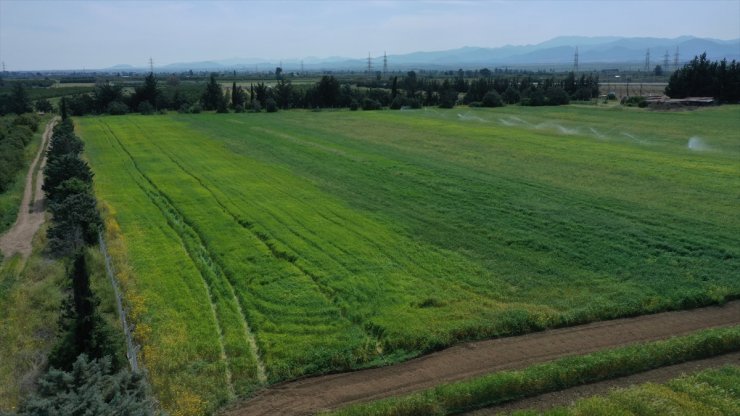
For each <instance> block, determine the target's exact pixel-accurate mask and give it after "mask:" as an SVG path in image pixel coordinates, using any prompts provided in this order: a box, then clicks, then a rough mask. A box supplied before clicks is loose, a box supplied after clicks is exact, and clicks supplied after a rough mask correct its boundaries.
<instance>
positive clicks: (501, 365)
mask: <svg viewBox="0 0 740 416" xmlns="http://www.w3.org/2000/svg"><path fill="white" fill-rule="evenodd" d="M738 324H740V301H732V302H728V303H727V304H725V305H724V306H711V307H706V308H700V309H693V310H685V311H673V312H662V313H657V314H652V315H643V316H638V317H633V318H623V319H615V320H610V321H601V322H594V323H591V324H586V325H578V326H573V327H568V328H559V329H552V330H547V331H542V332H537V333H532V334H527V335H522V336H516V337H508V338H498V339H492V340H485V341H477V342H468V343H464V344H460V345H457V346H454V347H451V348H448V349H445V350H442V351H439V352H435V353H432V354H429V355H426V356H423V357H420V358H416V359H413V360H410V361H407V362H404V363H400V364H396V365H392V366H388V367H380V368H373V369H367V370H360V371H354V372H349V373H340V374H331V375H326V376H319V377H313V378H306V379H301V380H297V381H291V382H286V383H282V384H277V385H274V386H272V387H270V388H267V389H265V390H263V391H262V392H260V393H259V394H258V395H257V396H255V397H253V398H252V399H250V400H245V401H241V402H237V403H235V404H233V405H231V406H229V407H228V408H226V409H225V410H224V411H223V413H224V414H225V415H228V416H251V415H275V414H280V415H306V414H313V413H316V412H318V411H321V410H327V409H335V408H338V407H342V406H346V405H349V404H353V403H359V402H364V401H370V400H375V399H380V398H384V397H390V396H395V395H400V394H404V393H409V392H413V391H417V390H421V389H425V388H430V387H433V386H435V385H438V384H441V383H449V382H454V381H460V380H463V379H468V378H471V377H476V376H481V375H484V374H487V373H492V372H496V371H501V370H511V369H520V368H524V367H527V366H530V365H532V364H536V363H541V362H545V361H551V360H554V359H557V358H561V357H565V356H571V355H581V354H588V353H592V352H595V351H599V350H603V349H609V348H616V347H621V346H625V345H628V344H634V343H637V342H648V341H655V340H660V339H665V338H670V337H673V336H679V335H685V334H688V333H690V332H694V331H697V330H701V329H707V328H715V327H725V326H733V325H738Z"/></svg>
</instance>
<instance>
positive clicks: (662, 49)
mask: <svg viewBox="0 0 740 416" xmlns="http://www.w3.org/2000/svg"><path fill="white" fill-rule="evenodd" d="M576 48H577V50H578V62H579V66H581V67H583V68H586V67H589V68H607V67H610V68H611V67H623V68H624V67H631V68H643V67H644V65H645V62H646V55H647V52H648V51H649V61H648V62H649V65H650V67H651V68H652V67H653V66H655V65H658V64H661V65H662V64H664V62H665V61H666V60H667V61H668V63H669V66H672V65H673V62H674V58H675V54H676V52H678V60H679V63H680V64H683V63H685V62H686V61H688V60H690V59H691V58H693V57H694V56H696V55H699V54H701V53H703V52H706V53H707V56H708V57H709V58H710V59H713V60H718V59H723V58H727V59H728V60H733V59H735V60H740V38H738V39H732V40H719V39H709V38H698V37H693V36H681V37H677V38H672V39H668V38H645V37H616V36H604V37H585V36H561V37H557V38H554V39H550V40H548V41H545V42H542V43H538V44H536V45H507V46H501V47H496V48H488V47H470V46H466V47H462V48H457V49H449V50H442V51H430V52H412V53H407V54H397V55H388V56H387V62H388V69H389V70H391V71H394V70H408V69H419V68H426V69H457V68H466V69H467V68H484V67H488V68H495V67H512V68H530V69H531V68H538V69H550V68H562V67H568V66H570V67H572V66H573V64H574V58H575V53H576ZM666 58H667V59H666ZM281 64H282V66H283V69H284V70H285V71H286V72H290V71H299V70H300V69H301V68H303V69H304V70H310V71H316V70H365V69H367V58H361V59H355V58H346V57H337V56H333V57H328V58H317V57H305V58H303V59H284V60H276V59H262V58H230V59H223V60H211V61H199V62H179V63H172V64H168V65H164V66H160V67H158V68H155V70H157V71H162V72H168V71H187V70H194V71H204V70H256V71H271V70H274V68H275V67H276V66H279V65H281ZM372 64H373V69H374V70H381V69H382V68H383V56H382V55H381V56H375V57H373V58H372ZM106 69H107V70H114V71H137V70H147V69H146V68H135V67H132V66H129V65H116V66H114V67H111V68H106Z"/></svg>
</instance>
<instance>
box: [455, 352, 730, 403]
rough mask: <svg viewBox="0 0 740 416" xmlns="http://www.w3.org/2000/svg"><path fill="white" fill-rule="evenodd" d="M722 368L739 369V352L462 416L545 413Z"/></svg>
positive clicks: (527, 399) (557, 392)
mask: <svg viewBox="0 0 740 416" xmlns="http://www.w3.org/2000/svg"><path fill="white" fill-rule="evenodd" d="M725 365H736V366H740V352H734V353H731V354H725V355H720V356H717V357H712V358H706V359H703V360H696V361H689V362H686V363H681V364H676V365H670V366H667V367H662V368H658V369H655V370H650V371H645V372H644V373H638V374H633V375H630V376H626V377H619V378H614V379H611V380H605V381H600V382H598V383H591V384H586V385H583V386H578V387H572V388H569V389H565V390H560V391H555V392H552V393H546V394H541V395H539V396H535V397H528V398H526V399H522V400H517V401H513V402H509V403H505V404H502V405H500V406H493V407H489V408H485V409H480V410H476V411H474V412H470V413H465V414H466V415H470V416H484V415H496V414H508V413H510V412H514V411H516V410H524V409H529V410H536V411H545V410H548V409H551V408H553V407H559V406H568V405H570V404H572V403H573V402H574V401H576V400H579V399H583V398H586V397H589V396H595V395H600V394H606V393H609V391H610V390H612V389H615V388H620V387H628V386H632V385H635V384H642V383H647V382H651V383H665V382H666V381H668V380H670V379H673V378H676V377H679V376H681V375H682V374H691V373H695V372H698V371H701V370H706V369H708V368H716V367H722V366H725Z"/></svg>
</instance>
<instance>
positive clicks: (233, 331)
mask: <svg viewBox="0 0 740 416" xmlns="http://www.w3.org/2000/svg"><path fill="white" fill-rule="evenodd" d="M77 122H78V126H79V133H80V135H81V136H82V137H83V139H84V140H85V142H86V154H87V156H88V158H89V159H90V163H91V165H92V167H93V169H94V171H95V174H96V193H97V195H98V197H99V199H100V200H101V201H102V202H103V204H104V206H105V209H106V212H107V214H106V223H107V238H108V239H109V240H110V243H109V245H110V248H111V250H112V251H113V256H114V257H115V258H116V261H117V270H118V272H119V278H120V279H121V280H122V285H123V286H124V289H125V292H126V294H127V295H126V296H127V302H128V304H129V308H130V310H131V314H132V316H133V320H134V321H135V322H136V324H137V327H136V331H135V333H136V336H137V338H138V339H139V341H140V342H141V343H142V344H143V349H142V352H141V355H142V359H143V363H144V365H145V366H146V368H147V369H148V371H149V373H150V378H151V380H152V383H153V385H154V388H155V391H156V392H157V395H158V397H159V399H160V400H161V401H162V403H163V404H164V405H165V408H167V409H169V410H171V411H172V413H173V414H197V413H199V412H202V411H208V410H212V409H214V408H216V407H217V406H219V405H220V404H222V403H224V402H225V401H227V400H229V399H231V398H233V397H234V396H244V395H247V394H249V393H250V392H252V391H254V389H255V388H257V387H258V386H260V385H263V384H264V383H273V382H277V381H280V380H286V379H291V378H295V377H299V376H301V375H304V374H318V373H322V372H329V371H340V370H346V369H349V368H359V367H363V366H370V365H379V364H383V363H389V362H395V361H399V360H402V359H405V358H408V357H410V356H414V355H418V354H420V353H422V352H427V351H431V350H434V349H438V348H442V347H444V346H447V345H450V344H452V343H455V342H458V341H460V340H465V339H477V338H486V337H492V336H500V335H511V334H517V333H523V332H527V331H532V330H537V329H541V328H546V327H553V326H564V325H572V324H576V323H581V322H587V321H593V320H598V319H607V318H613V317H617V316H629V315H635V314H641V313H647V312H654V311H659V310H667V309H678V308H685V307H692V306H698V305H704V304H710V303H714V302H721V301H723V300H726V299H728V298H734V297H737V296H738V295H740V279H738V278H737V276H740V216H739V215H738V205H739V203H740V139H738V137H737V131H740V108H737V107H733V106H727V107H721V108H716V109H710V110H702V111H695V112H680V113H677V112H674V113H658V112H645V111H632V110H621V109H600V108H593V107H577V106H569V107H563V108H521V107H507V108H504V109H497V110H468V109H462V110H450V111H443V110H427V111H424V110H420V111H397V112H391V111H381V112H343V111H339V112H303V111H290V112H281V113H276V114H227V115H221V114H200V115H163V116H149V117H144V116H123V117H94V118H81V119H78V120H77ZM175 399H177V400H175Z"/></svg>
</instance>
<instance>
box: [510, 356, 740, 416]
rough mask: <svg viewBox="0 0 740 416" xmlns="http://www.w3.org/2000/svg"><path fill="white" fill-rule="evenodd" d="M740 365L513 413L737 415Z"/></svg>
mask: <svg viewBox="0 0 740 416" xmlns="http://www.w3.org/2000/svg"><path fill="white" fill-rule="evenodd" d="M738 386H740V367H737V366H727V367H724V368H720V369H717V370H706V371H702V372H700V373H698V374H694V375H688V376H683V377H680V378H677V379H674V380H671V381H669V382H667V383H665V384H653V383H647V384H643V385H638V386H633V387H630V388H626V389H619V390H614V391H613V392H611V393H610V394H609V395H607V396H603V397H600V396H596V397H591V398H588V399H582V400H579V401H578V402H576V403H575V404H574V405H572V406H569V407H567V408H560V409H553V410H550V411H548V412H544V413H539V412H533V411H521V412H515V413H514V415H515V416H534V415H539V414H543V415H544V416H580V415H583V416H602V415H603V416H612V415H645V416H648V415H656V416H657V415H667V414H670V415H678V414H680V415H701V416H704V415H718V416H722V415H737V414H740V389H739V388H738Z"/></svg>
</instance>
